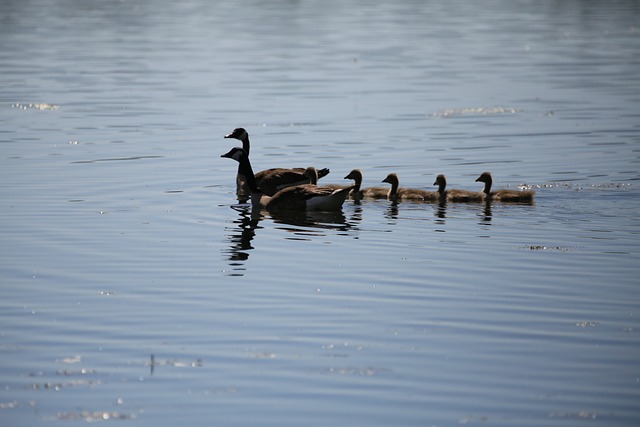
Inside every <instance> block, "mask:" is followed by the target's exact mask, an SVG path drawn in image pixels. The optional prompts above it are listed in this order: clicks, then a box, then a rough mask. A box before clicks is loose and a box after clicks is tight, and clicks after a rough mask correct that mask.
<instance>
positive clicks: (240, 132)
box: [224, 128, 249, 141]
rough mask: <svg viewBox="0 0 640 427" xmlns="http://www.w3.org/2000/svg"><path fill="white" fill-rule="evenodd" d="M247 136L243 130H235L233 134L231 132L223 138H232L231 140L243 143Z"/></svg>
mask: <svg viewBox="0 0 640 427" xmlns="http://www.w3.org/2000/svg"><path fill="white" fill-rule="evenodd" d="M248 136H249V134H248V133H247V131H246V130H244V128H235V129H234V130H233V132H231V133H230V134H228V135H225V136H224V137H225V138H233V139H237V140H239V141H243V140H245V139H246V138H247V137H248Z"/></svg>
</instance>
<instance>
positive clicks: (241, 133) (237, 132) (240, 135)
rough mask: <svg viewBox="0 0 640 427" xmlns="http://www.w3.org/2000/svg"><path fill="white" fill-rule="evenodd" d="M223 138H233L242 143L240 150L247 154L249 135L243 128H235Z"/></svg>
mask: <svg viewBox="0 0 640 427" xmlns="http://www.w3.org/2000/svg"><path fill="white" fill-rule="evenodd" d="M224 137H225V138H233V139H237V140H238V141H242V148H244V151H246V152H247V154H249V134H248V133H247V131H246V130H245V129H244V128H235V129H234V130H233V132H231V133H230V134H228V135H225V136H224Z"/></svg>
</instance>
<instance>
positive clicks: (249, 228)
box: [223, 205, 262, 276]
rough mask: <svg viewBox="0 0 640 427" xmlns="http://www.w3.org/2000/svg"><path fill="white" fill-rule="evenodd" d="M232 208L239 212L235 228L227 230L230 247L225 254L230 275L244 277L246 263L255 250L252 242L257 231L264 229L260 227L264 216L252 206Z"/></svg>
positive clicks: (225, 250) (234, 221) (230, 227)
mask: <svg viewBox="0 0 640 427" xmlns="http://www.w3.org/2000/svg"><path fill="white" fill-rule="evenodd" d="M231 208H232V209H233V210H235V211H237V212H238V217H237V218H236V219H235V220H233V221H232V225H233V226H229V227H227V228H226V230H227V231H228V232H229V234H227V237H228V239H229V243H230V245H229V248H228V249H223V252H224V253H226V254H227V255H228V259H229V266H230V267H231V273H230V275H232V276H242V275H243V272H244V270H245V267H244V262H245V261H247V260H248V259H249V251H250V250H252V249H253V246H252V244H251V242H252V240H253V238H254V237H255V235H256V230H257V229H259V228H262V227H260V226H259V225H258V224H259V223H260V220H261V219H262V214H261V213H260V211H259V210H256V209H252V208H251V206H250V205H238V206H232V207H231Z"/></svg>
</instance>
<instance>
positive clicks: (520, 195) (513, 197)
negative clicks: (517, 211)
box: [476, 172, 536, 203]
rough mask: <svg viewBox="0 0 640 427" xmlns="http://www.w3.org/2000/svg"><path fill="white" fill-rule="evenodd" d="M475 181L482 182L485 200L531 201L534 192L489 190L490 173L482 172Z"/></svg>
mask: <svg viewBox="0 0 640 427" xmlns="http://www.w3.org/2000/svg"><path fill="white" fill-rule="evenodd" d="M476 182H484V189H483V190H482V192H483V193H484V194H486V196H487V200H491V201H494V202H505V203H509V202H511V203H533V196H534V195H535V194H536V192H535V191H533V190H524V191H517V190H496V191H491V185H492V184H493V178H492V177H491V173H489V172H483V173H482V175H480V176H479V177H478V179H476Z"/></svg>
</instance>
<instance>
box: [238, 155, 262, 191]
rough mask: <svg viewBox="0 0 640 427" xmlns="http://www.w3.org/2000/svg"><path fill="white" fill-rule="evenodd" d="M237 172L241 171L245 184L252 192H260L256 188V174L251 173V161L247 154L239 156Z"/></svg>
mask: <svg viewBox="0 0 640 427" xmlns="http://www.w3.org/2000/svg"><path fill="white" fill-rule="evenodd" d="M238 173H241V174H242V175H244V176H245V178H246V180H247V185H248V186H249V189H250V190H251V192H252V193H258V192H260V189H259V188H258V182H257V181H256V176H255V175H254V174H253V168H252V167H251V162H250V161H249V155H248V154H246V155H243V156H242V157H240V160H239V161H238Z"/></svg>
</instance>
